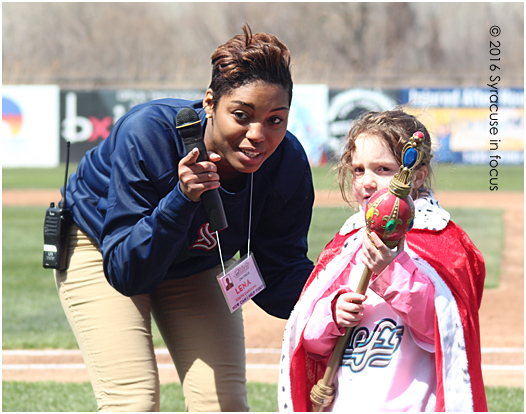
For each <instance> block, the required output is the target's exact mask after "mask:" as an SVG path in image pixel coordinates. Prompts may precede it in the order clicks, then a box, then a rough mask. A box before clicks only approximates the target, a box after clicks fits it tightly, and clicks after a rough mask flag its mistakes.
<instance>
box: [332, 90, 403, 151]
mask: <svg viewBox="0 0 526 414" xmlns="http://www.w3.org/2000/svg"><path fill="white" fill-rule="evenodd" d="M399 103H400V92H399V91H398V90H382V89H345V90H330V92H329V112H328V114H327V122H328V128H329V138H328V140H327V143H326V148H327V153H328V157H329V159H331V160H334V159H335V158H336V159H337V158H339V154H340V152H341V145H342V142H343V140H344V138H345V136H346V135H347V133H348V132H349V130H350V129H351V125H352V122H353V121H354V120H355V119H356V118H358V117H359V116H360V115H361V114H363V113H365V112H369V111H386V110H388V109H393V108H395V107H396V106H397V105H398V104H399Z"/></svg>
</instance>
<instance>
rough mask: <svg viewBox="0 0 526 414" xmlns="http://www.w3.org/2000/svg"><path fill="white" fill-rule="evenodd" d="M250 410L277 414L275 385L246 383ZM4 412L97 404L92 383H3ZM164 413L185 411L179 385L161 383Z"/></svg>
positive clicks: (63, 409)
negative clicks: (275, 413)
mask: <svg viewBox="0 0 526 414" xmlns="http://www.w3.org/2000/svg"><path fill="white" fill-rule="evenodd" d="M247 389H248V404H249V406H250V410H251V411H256V412H276V411H277V408H278V404H277V401H278V391H277V385H276V384H266V383H257V382H251V383H248V384H247ZM2 411H4V412H8V411H9V412H20V411H31V412H79V411H81V412H93V411H97V403H96V401H95V397H94V396H93V391H92V388H91V384H89V383H80V384H79V383H64V382H18V381H9V382H2ZM161 411H163V412H184V411H185V406H184V398H183V390H182V388H181V385H180V384H177V383H171V384H161Z"/></svg>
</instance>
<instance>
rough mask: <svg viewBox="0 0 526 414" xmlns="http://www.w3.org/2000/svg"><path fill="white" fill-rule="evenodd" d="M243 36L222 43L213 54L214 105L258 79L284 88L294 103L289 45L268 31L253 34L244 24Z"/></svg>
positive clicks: (211, 84)
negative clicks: (235, 89)
mask: <svg viewBox="0 0 526 414" xmlns="http://www.w3.org/2000/svg"><path fill="white" fill-rule="evenodd" d="M242 29H243V33H244V34H243V35H236V36H234V37H233V38H232V39H230V40H229V41H228V42H226V43H225V44H223V45H221V46H219V47H218V48H217V49H216V51H215V52H214V54H213V55H212V57H211V60H212V81H211V82H210V86H209V88H210V89H212V92H213V101H212V102H213V104H214V107H216V106H217V103H218V102H219V99H220V98H221V97H222V96H223V95H225V94H228V93H229V92H230V91H231V90H232V89H234V88H238V87H240V86H243V85H247V84H250V83H252V82H256V81H263V82H267V83H270V84H275V85H279V86H281V87H283V88H284V89H285V90H286V91H287V93H288V96H289V105H290V103H291V102H292V75H291V72H290V52H289V49H288V48H287V46H285V45H284V44H283V43H281V42H280V41H279V40H278V38H277V37H276V36H274V35H271V34H269V33H256V34H254V35H253V34H252V30H251V29H250V27H249V26H248V25H247V24H245V25H243V28H242Z"/></svg>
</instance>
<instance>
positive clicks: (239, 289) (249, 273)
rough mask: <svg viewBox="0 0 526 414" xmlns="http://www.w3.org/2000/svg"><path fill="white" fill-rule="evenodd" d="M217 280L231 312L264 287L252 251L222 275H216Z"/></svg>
mask: <svg viewBox="0 0 526 414" xmlns="http://www.w3.org/2000/svg"><path fill="white" fill-rule="evenodd" d="M217 281H218V282H219V286H221V290H222V291H223V295H224V296H225V299H226V302H227V304H228V307H229V308H230V312H232V313H233V312H234V311H236V310H237V309H238V308H240V307H241V305H243V304H244V303H245V302H248V301H249V300H250V299H252V298H253V297H254V296H256V295H257V294H258V293H259V292H261V291H262V290H263V289H265V282H264V281H263V278H262V277H261V274H260V273H259V269H258V266H257V263H256V260H255V258H254V255H253V254H252V253H250V255H249V256H248V257H247V255H244V256H243V257H242V258H241V259H239V260H238V261H237V262H236V263H234V264H233V265H232V266H230V267H229V268H228V269H226V271H225V274H224V275H223V276H217Z"/></svg>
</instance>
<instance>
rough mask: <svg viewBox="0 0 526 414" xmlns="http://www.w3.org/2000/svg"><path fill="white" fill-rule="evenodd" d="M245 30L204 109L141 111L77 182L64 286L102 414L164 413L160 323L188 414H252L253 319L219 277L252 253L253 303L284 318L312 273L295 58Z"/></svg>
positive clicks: (222, 52)
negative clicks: (209, 212)
mask: <svg viewBox="0 0 526 414" xmlns="http://www.w3.org/2000/svg"><path fill="white" fill-rule="evenodd" d="M243 31H244V35H238V36H235V37H234V38H232V39H231V40H229V41H228V42H227V43H225V44H224V45H222V46H220V47H219V48H218V49H217V50H216V51H215V53H214V54H213V55H212V81H211V84H210V87H209V88H208V90H207V91H206V94H205V96H204V99H203V101H196V102H189V101H183V100H178V99H162V100H157V101H152V102H148V103H145V104H142V105H139V106H137V107H135V108H133V109H132V110H130V112H128V113H127V114H126V115H125V116H123V117H122V118H121V119H120V120H119V121H118V122H117V123H116V124H115V126H114V127H113V129H112V131H111V134H110V135H109V137H108V138H107V139H106V141H104V142H103V143H101V144H100V145H99V146H97V147H96V148H94V149H93V150H91V151H89V152H88V153H86V155H85V156H84V157H83V159H82V161H81V162H80V163H79V166H78V169H77V172H76V173H75V174H72V175H71V177H70V181H69V184H68V185H67V188H66V192H67V200H68V202H69V205H68V208H70V209H71V211H72V214H73V220H74V225H73V228H72V229H71V232H70V241H69V245H70V247H69V260H68V268H67V269H66V270H65V271H63V272H57V274H56V282H57V288H58V292H59V296H60V298H61V302H62V305H63V307H64V310H65V312H66V315H67V317H68V320H69V322H70V324H71V326H72V329H73V331H74V332H75V335H76V338H77V341H78V343H79V347H80V349H81V351H82V354H83V357H84V360H85V363H86V366H87V368H88V371H89V374H90V378H91V382H92V385H93V389H94V391H95V395H96V398H97V402H98V406H99V410H108V411H151V410H159V377H158V372H157V365H156V361H155V355H154V350H153V344H152V338H151V319H150V314H153V316H154V318H155V321H156V323H157V325H158V327H159V330H160V332H161V334H162V336H163V339H164V341H165V343H166V346H167V347H168V349H169V351H170V354H171V356H172V358H173V360H174V362H175V366H176V369H177V371H178V374H179V377H180V379H181V383H182V385H183V391H184V395H185V401H186V408H187V410H189V411H247V410H248V404H247V395H246V394H247V392H246V378H245V344H244V332H243V318H242V312H241V310H238V311H236V312H233V313H231V312H230V309H229V307H228V306H227V303H226V302H225V299H224V297H223V293H222V291H221V289H220V287H219V284H218V281H217V280H216V276H217V275H218V274H220V273H221V272H222V270H223V268H224V267H223V265H224V266H225V267H226V266H228V265H229V264H231V263H232V262H233V261H234V260H233V259H232V258H233V257H234V255H235V254H236V253H237V252H240V255H241V256H243V255H245V254H246V253H247V252H248V251H249V250H250V252H252V253H253V254H254V256H255V260H256V261H257V264H258V266H259V269H260V272H261V274H262V277H263V279H264V283H265V285H266V288H265V289H264V290H263V291H261V292H260V293H259V294H258V295H256V296H255V297H254V301H255V302H256V303H257V304H258V305H259V306H261V307H262V308H263V309H264V310H265V311H267V312H268V313H270V314H271V315H274V316H277V317H280V318H287V317H288V315H289V313H290V311H291V309H292V307H293V306H294V303H295V302H296V300H297V298H298V296H299V293H300V290H301V288H302V286H303V284H304V282H305V280H306V279H307V277H308V275H309V274H310V272H311V270H312V268H313V265H312V262H311V261H310V260H309V259H308V258H307V257H306V252H307V231H308V226H309V224H310V218H311V212H312V203H313V187H312V178H311V173H310V168H309V165H308V161H307V157H306V155H305V153H304V151H303V149H302V147H301V145H300V144H299V142H298V140H297V139H296V138H295V137H294V136H293V135H292V134H290V133H289V132H288V131H287V120H288V114H289V109H290V104H291V99H292V78H291V74H290V54H289V51H288V49H287V48H286V46H285V45H283V44H282V43H281V42H280V41H279V40H278V39H277V38H276V37H275V36H273V35H270V34H265V33H258V34H255V35H252V33H251V31H250V29H249V28H247V27H243ZM185 107H191V108H193V109H195V111H196V112H197V114H198V116H199V119H200V121H201V124H202V129H203V131H204V132H203V137H204V143H205V145H206V148H207V150H208V152H209V161H203V162H197V157H198V155H199V154H198V152H193V151H192V152H190V153H189V154H186V151H185V147H184V143H183V140H182V138H181V137H180V135H179V133H178V132H177V129H176V115H177V113H178V112H179V110H181V109H182V108H185ZM215 188H219V192H220V195H221V199H222V201H223V204H224V209H225V213H226V217H227V220H228V227H227V228H226V229H224V230H222V231H221V232H220V235H219V240H218V237H217V233H216V234H213V233H211V232H210V229H209V223H208V218H207V216H206V213H205V210H204V209H203V206H202V203H201V201H200V199H201V195H202V194H203V192H204V191H207V190H211V189H215ZM218 242H219V243H220V251H219V249H218ZM249 246H250V247H249ZM222 260H224V261H226V264H224V263H221V262H222ZM108 282H109V284H108ZM110 285H111V286H110Z"/></svg>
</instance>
